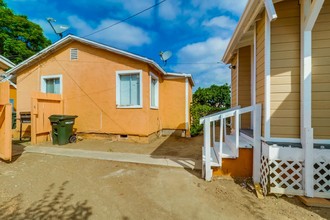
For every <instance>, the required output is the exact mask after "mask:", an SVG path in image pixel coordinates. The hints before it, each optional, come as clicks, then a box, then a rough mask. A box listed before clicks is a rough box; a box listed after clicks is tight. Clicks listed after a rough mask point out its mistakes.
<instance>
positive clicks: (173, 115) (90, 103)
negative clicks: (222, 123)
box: [6, 35, 194, 143]
mask: <svg viewBox="0 0 330 220" xmlns="http://www.w3.org/2000/svg"><path fill="white" fill-rule="evenodd" d="M6 74H7V76H11V79H12V80H14V81H15V82H16V83H17V100H18V103H17V112H18V115H19V114H20V112H31V115H32V116H31V118H32V125H31V126H32V128H31V132H32V136H33V137H36V138H35V139H34V141H33V142H35V143H36V142H40V141H46V140H49V131H50V130H51V127H50V123H49V120H48V116H49V115H51V114H66V115H77V116H78V118H77V119H76V123H75V126H74V127H75V128H76V129H77V132H79V133H81V134H103V135H105V136H109V137H110V136H111V138H112V139H116V140H117V139H120V140H134V141H138V142H149V141H151V140H152V139H153V138H155V137H156V136H157V135H160V134H161V133H162V131H164V130H182V131H183V132H184V134H185V135H186V136H189V129H190V118H189V114H190V112H189V106H190V102H191V99H192V86H193V85H194V82H193V79H192V77H191V75H189V74H183V73H167V72H165V71H164V70H163V69H162V68H161V67H160V66H159V65H158V64H157V63H155V62H154V61H152V60H150V59H148V58H145V57H142V56H138V55H135V54H132V53H129V52H126V51H122V50H118V49H116V48H113V47H109V46H106V45H103V44H99V43H96V42H93V41H90V40H86V39H83V38H79V37H76V36H72V35H69V36H67V37H65V38H63V39H61V40H59V41H58V42H56V43H54V44H52V45H50V46H49V47H47V48H45V49H44V50H42V51H40V52H39V53H37V54H36V55H34V56H32V57H31V58H29V59H27V60H25V61H24V62H22V63H20V64H18V65H17V66H15V67H14V68H12V69H11V70H9V71H8V72H7V73H6ZM31 102H32V104H31ZM56 103H57V104H56ZM23 129H24V128H23ZM25 129H26V131H27V130H28V129H29V128H28V127H26V128H25Z"/></svg>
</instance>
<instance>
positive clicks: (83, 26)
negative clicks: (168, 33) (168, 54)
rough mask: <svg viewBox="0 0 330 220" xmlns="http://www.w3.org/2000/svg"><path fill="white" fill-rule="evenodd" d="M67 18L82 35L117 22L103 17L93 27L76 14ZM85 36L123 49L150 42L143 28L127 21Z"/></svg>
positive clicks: (79, 34)
mask: <svg viewBox="0 0 330 220" xmlns="http://www.w3.org/2000/svg"><path fill="white" fill-rule="evenodd" d="M68 20H69V22H70V24H71V26H72V27H73V28H75V29H76V30H77V34H78V36H82V37H84V36H86V35H89V34H91V33H93V32H95V31H97V30H101V29H104V28H106V27H109V26H110V25H112V24H114V23H116V22H117V21H116V20H111V19H105V20H102V21H101V22H100V23H99V24H98V25H97V26H96V27H95V28H93V27H91V26H90V25H89V24H88V23H87V22H85V21H84V20H82V19H80V18H79V17H77V16H70V17H69V18H68ZM87 38H89V39H92V40H95V41H98V42H102V43H104V44H108V45H110V46H114V47H119V48H123V49H128V48H129V47H137V46H142V45H144V44H149V43H151V38H150V37H149V35H148V34H147V33H146V32H145V31H144V30H143V29H141V28H139V27H136V26H133V25H130V24H128V23H121V24H118V25H116V26H114V27H111V28H108V29H105V30H103V31H101V32H99V33H96V34H93V35H91V36H87Z"/></svg>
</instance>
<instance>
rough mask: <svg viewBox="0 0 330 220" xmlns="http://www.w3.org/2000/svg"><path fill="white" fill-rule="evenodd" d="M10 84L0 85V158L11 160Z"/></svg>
mask: <svg viewBox="0 0 330 220" xmlns="http://www.w3.org/2000/svg"><path fill="white" fill-rule="evenodd" d="M9 96H10V84H9V82H2V83H0V158H1V159H3V160H11V158H12V129H11V128H12V106H11V104H10V103H9Z"/></svg>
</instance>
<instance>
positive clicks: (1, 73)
mask: <svg viewBox="0 0 330 220" xmlns="http://www.w3.org/2000/svg"><path fill="white" fill-rule="evenodd" d="M14 66H15V64H14V63H13V62H11V61H10V60H9V59H7V58H6V57H4V56H1V55H0V82H3V81H9V83H10V103H12V104H13V110H14V111H15V110H16V107H17V104H16V85H15V84H14V83H13V82H11V81H10V80H8V79H7V78H6V75H5V72H6V71H7V70H8V69H10V68H13V67H14Z"/></svg>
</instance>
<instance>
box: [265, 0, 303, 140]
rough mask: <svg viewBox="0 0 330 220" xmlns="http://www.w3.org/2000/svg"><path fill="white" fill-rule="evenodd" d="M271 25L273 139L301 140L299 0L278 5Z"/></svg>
mask: <svg viewBox="0 0 330 220" xmlns="http://www.w3.org/2000/svg"><path fill="white" fill-rule="evenodd" d="M275 9H276V12H277V16H278V18H277V19H276V20H275V21H273V22H272V23H271V79H270V81H271V97H270V98H271V99H270V100H271V104H270V117H271V118H270V124H271V137H276V138H299V137H300V77H299V75H300V49H299V48H300V7H299V1H298V0H287V1H283V2H280V3H277V4H275Z"/></svg>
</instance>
